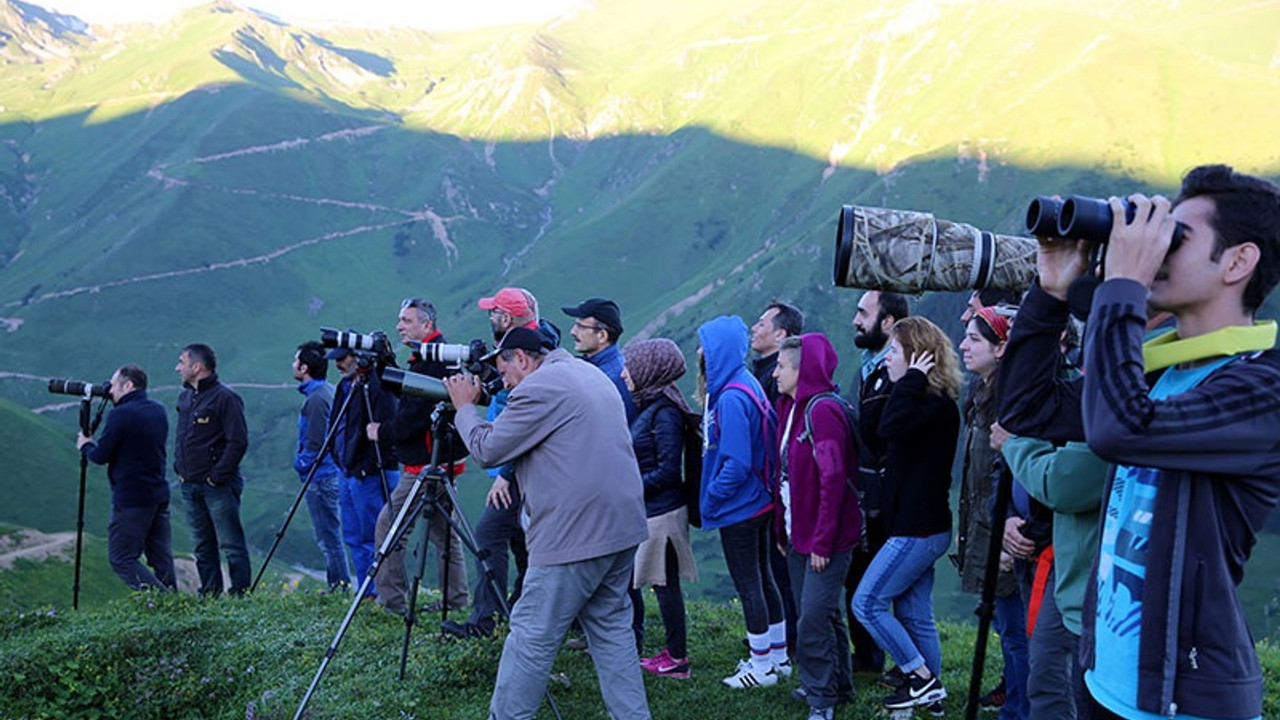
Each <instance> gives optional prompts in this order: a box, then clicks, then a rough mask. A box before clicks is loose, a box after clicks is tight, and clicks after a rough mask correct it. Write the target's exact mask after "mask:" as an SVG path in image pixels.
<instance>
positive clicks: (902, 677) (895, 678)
mask: <svg viewBox="0 0 1280 720" xmlns="http://www.w3.org/2000/svg"><path fill="white" fill-rule="evenodd" d="M906 681H907V675H906V673H904V672H902V670H900V669H898V666H897V665H895V666H893V667H891V668H889V670H888V671H887V672H885V673H884V674H883V675H881V676H880V677H879V679H877V680H876V684H877V685H880V686H881V687H887V688H889V689H890V690H897V689H898V688H900V687H902V685H903V683H905V682H906Z"/></svg>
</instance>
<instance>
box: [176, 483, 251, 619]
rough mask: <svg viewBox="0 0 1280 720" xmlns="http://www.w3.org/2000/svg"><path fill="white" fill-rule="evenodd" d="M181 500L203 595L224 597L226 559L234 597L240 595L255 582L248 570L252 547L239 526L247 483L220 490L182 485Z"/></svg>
mask: <svg viewBox="0 0 1280 720" xmlns="http://www.w3.org/2000/svg"><path fill="white" fill-rule="evenodd" d="M181 487H182V499H183V500H184V501H185V503H186V506H187V521H188V522H189V523H190V524H191V540H192V541H193V542H194V543H195V545H196V571H197V572H198V573H199V574H200V594H201V595H213V596H217V595H220V594H222V562H221V559H220V558H219V556H218V553H219V550H221V552H222V554H223V555H226V557H227V572H228V574H229V575H230V576H231V590H230V592H231V594H232V595H241V594H243V593H245V592H248V590H249V584H250V583H251V582H252V581H253V578H252V577H251V575H252V573H251V571H250V569H249V548H248V546H247V545H246V544H245V541H244V528H243V527H241V525H240V492H241V491H242V490H243V489H244V480H243V479H239V478H237V479H236V481H235V482H233V483H228V484H226V485H222V486H219V487H213V486H212V485H206V484H204V483H182V485H181Z"/></svg>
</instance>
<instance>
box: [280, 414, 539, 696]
mask: <svg viewBox="0 0 1280 720" xmlns="http://www.w3.org/2000/svg"><path fill="white" fill-rule="evenodd" d="M446 412H447V411H446V409H445V403H443V402H441V403H437V405H436V409H435V411H434V412H433V413H432V415H431V422H432V430H431V433H432V437H433V438H444V437H448V436H451V435H452V434H453V430H452V428H451V427H450V423H449V422H448V421H447V420H446V419H445V414H446ZM446 444H448V441H447V440H446V441H441V442H436V443H434V444H433V445H432V449H431V455H432V457H431V466H430V467H429V468H428V469H427V470H426V471H425V472H423V473H422V474H421V475H419V476H418V479H417V480H415V481H414V483H413V487H412V488H411V489H410V490H409V495H408V497H407V498H406V500H405V503H404V505H403V506H402V507H401V508H400V512H399V513H398V514H397V515H396V518H395V520H394V521H393V522H392V523H391V528H390V529H389V530H388V531H387V536H386V538H385V539H383V541H382V546H381V547H379V548H378V551H377V552H376V553H375V554H374V556H373V563H372V564H371V565H370V566H369V572H368V574H367V575H365V578H364V580H363V581H362V582H361V583H360V589H359V591H357V592H356V595H355V598H354V599H353V600H352V602H351V607H349V608H348V609H347V614H346V616H345V617H343V618H342V623H341V624H340V625H339V626H338V632H337V634H336V635H334V637H333V641H332V642H330V643H329V647H328V649H326V650H325V653H324V658H323V659H322V660H321V661H320V667H319V669H318V670H316V674H315V677H314V678H312V679H311V685H310V686H308V687H307V692H306V694H305V695H303V697H302V702H301V703H299V705H298V711H297V713H295V714H294V716H293V720H301V718H302V714H303V711H305V710H306V708H307V704H308V703H309V702H311V697H312V696H313V695H314V694H315V691H316V688H318V687H319V685H320V680H321V678H323V677H324V673H325V671H326V670H327V669H328V668H329V663H330V662H331V661H332V660H333V656H334V655H335V654H337V652H338V645H339V644H340V643H341V642H342V637H343V636H344V635H345V634H346V632H347V628H349V627H350V626H351V622H352V620H354V619H355V615H356V612H357V611H358V610H359V609H360V605H361V604H362V603H361V600H362V599H363V598H364V594H365V592H367V591H368V589H369V585H370V584H372V583H373V582H374V580H375V579H376V578H377V576H378V570H379V569H381V567H382V562H383V560H384V559H385V558H386V556H387V554H388V553H389V552H390V551H391V548H394V547H396V546H397V545H398V544H399V543H400V541H401V540H403V539H404V536H405V534H406V533H408V532H409V530H410V528H411V527H412V526H413V519H414V518H416V517H418V516H419V515H422V514H425V512H426V511H427V510H428V508H429V509H430V510H431V511H433V512H439V513H442V517H444V518H445V519H446V520H447V521H448V523H449V526H450V527H451V528H452V529H453V531H454V532H456V533H457V534H458V537H459V538H460V539H461V540H462V544H463V547H465V548H466V549H467V550H468V551H470V552H471V553H472V554H473V555H475V556H476V559H477V560H478V562H479V564H480V568H481V571H482V572H483V573H484V575H485V578H486V579H487V580H488V582H489V583H490V585H492V587H493V588H494V592H495V593H496V594H497V596H498V597H499V598H500V603H501V605H502V610H503V612H504V613H509V609H508V608H507V605H506V601H505V599H503V598H502V596H503V591H502V587H501V586H500V585H499V584H498V580H497V578H495V577H494V575H493V570H492V568H490V566H489V563H488V561H487V559H486V558H485V556H484V555H483V554H482V553H481V551H480V548H479V547H478V546H477V545H476V541H475V537H474V536H473V535H472V533H471V527H470V525H469V524H468V523H467V521H466V516H465V515H463V513H461V512H460V513H458V514H457V518H456V519H455V518H454V516H453V513H452V509H453V508H454V507H458V495H457V491H456V490H455V489H454V487H453V483H452V482H451V480H452V478H451V472H452V467H450V468H449V470H448V471H445V470H442V469H441V467H440V463H441V455H442V452H441V451H442V446H443V445H446ZM448 464H449V465H450V466H452V463H448ZM446 503H447V507H446ZM422 554H423V557H425V554H426V551H425V549H424V550H423V551H422ZM445 557H446V558H447V557H448V555H447V554H446V556H445ZM420 577H421V572H419V578H420ZM413 589H414V592H413V594H411V595H410V598H409V603H410V604H409V608H408V612H407V613H406V618H405V621H406V629H405V643H404V648H403V650H402V653H401V658H400V679H402V680H403V679H404V669H405V664H406V660H407V657H408V650H409V635H410V633H411V632H412V629H413V625H414V620H413V617H414V603H415V596H416V595H417V578H415V583H414V588H413ZM446 592H447V588H446ZM444 604H445V606H446V607H447V606H448V599H447V598H446V599H445V603H444ZM546 697H547V703H548V704H549V705H550V706H551V712H552V713H553V714H554V715H555V717H556V718H557V720H563V719H562V717H561V715H560V709H559V708H558V707H557V706H556V702H555V698H553V697H552V695H551V690H550V689H548V690H547V691H546Z"/></svg>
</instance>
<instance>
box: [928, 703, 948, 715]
mask: <svg viewBox="0 0 1280 720" xmlns="http://www.w3.org/2000/svg"><path fill="white" fill-rule="evenodd" d="M925 709H926V710H928V711H929V714H930V715H932V716H934V717H942V716H943V715H946V714H947V711H946V709H945V708H944V707H942V701H941V700H939V701H938V702H936V703H933V704H932V705H930V706H929V707H927V708H925Z"/></svg>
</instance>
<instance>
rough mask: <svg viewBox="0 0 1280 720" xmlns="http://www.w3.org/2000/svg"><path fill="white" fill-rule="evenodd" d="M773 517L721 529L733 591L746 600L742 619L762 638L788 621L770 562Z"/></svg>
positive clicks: (725, 558)
mask: <svg viewBox="0 0 1280 720" xmlns="http://www.w3.org/2000/svg"><path fill="white" fill-rule="evenodd" d="M772 522H773V516H772V515H770V514H768V513H766V514H764V515H761V516H759V517H754V518H749V519H747V520H743V521H742V522H738V523H734V524H732V525H729V526H726V527H722V528H720V546H721V548H723V549H724V564H725V565H726V566H728V568H729V577H730V578H732V580H733V587H734V589H735V590H737V591H738V598H739V599H741V600H742V615H743V619H745V620H746V622H747V632H748V633H751V634H752V635H762V634H764V633H767V632H769V626H770V625H774V624H776V623H780V622H782V621H783V620H784V619H785V616H784V615H783V610H782V594H781V593H779V592H778V585H777V584H776V583H775V582H774V580H773V566H772V563H771V561H770V560H769V546H770V545H771V544H772V543H771V542H770V540H769V535H770V533H769V529H770V525H771V524H772Z"/></svg>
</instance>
